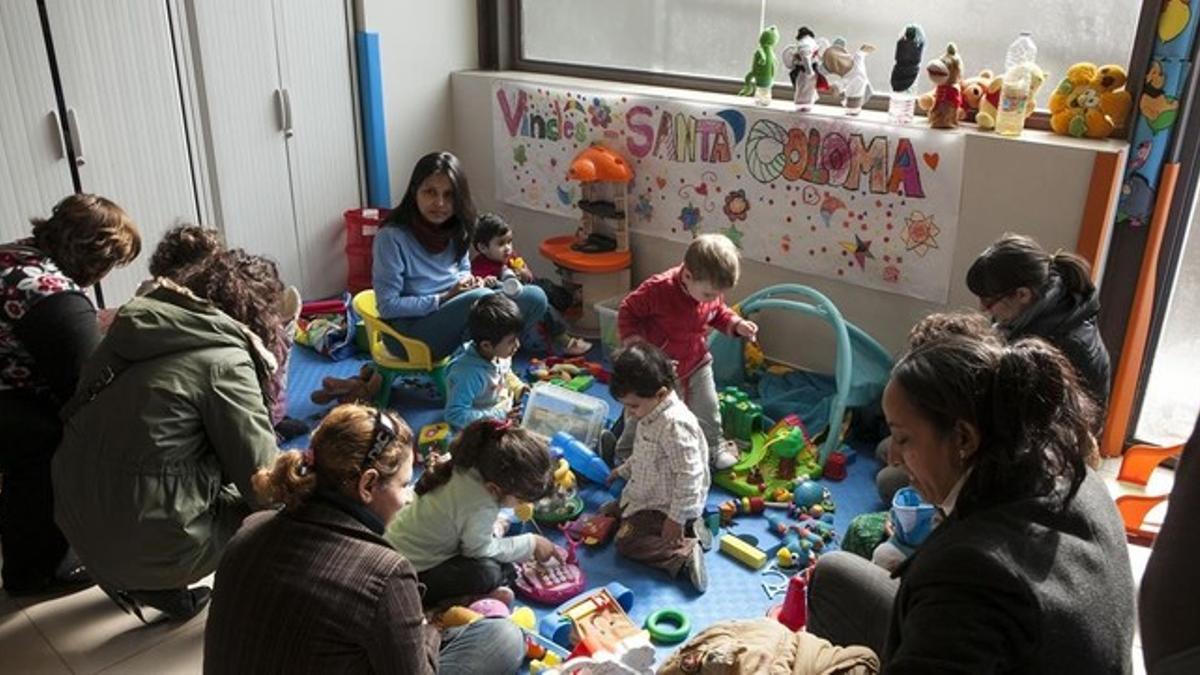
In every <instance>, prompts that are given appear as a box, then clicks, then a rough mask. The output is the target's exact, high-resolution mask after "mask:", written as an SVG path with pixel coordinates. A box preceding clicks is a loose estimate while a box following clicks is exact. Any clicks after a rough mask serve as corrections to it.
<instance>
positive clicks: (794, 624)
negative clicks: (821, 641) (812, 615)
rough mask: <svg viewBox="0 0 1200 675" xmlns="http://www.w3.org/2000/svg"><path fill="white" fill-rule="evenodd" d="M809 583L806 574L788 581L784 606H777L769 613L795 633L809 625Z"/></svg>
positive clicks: (798, 575)
mask: <svg viewBox="0 0 1200 675" xmlns="http://www.w3.org/2000/svg"><path fill="white" fill-rule="evenodd" d="M807 586H808V584H807V582H806V581H805V579H804V574H797V575H795V576H793V577H792V578H791V579H788V589H787V595H786V596H784V598H783V604H782V605H776V606H775V607H772V608H771V611H770V612H768V614H769V615H770V616H772V617H773V618H775V620H777V621H779V623H781V624H783V625H785V626H787V627H788V628H789V629H791V630H793V631H798V630H800V629H801V628H804V624H806V623H808V601H807V598H806V596H807Z"/></svg>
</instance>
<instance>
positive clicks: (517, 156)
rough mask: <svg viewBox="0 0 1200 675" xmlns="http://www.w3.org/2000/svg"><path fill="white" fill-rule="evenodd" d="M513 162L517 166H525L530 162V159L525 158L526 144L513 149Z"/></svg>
mask: <svg viewBox="0 0 1200 675" xmlns="http://www.w3.org/2000/svg"><path fill="white" fill-rule="evenodd" d="M513 161H514V162H516V163H517V166H525V162H528V161H529V158H528V157H526V156H525V145H524V144H522V145H518V146H517V147H515V148H513Z"/></svg>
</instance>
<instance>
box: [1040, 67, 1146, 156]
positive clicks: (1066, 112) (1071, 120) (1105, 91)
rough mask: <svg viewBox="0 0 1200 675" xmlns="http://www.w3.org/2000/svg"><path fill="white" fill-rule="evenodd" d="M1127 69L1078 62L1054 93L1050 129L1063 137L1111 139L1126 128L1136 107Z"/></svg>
mask: <svg viewBox="0 0 1200 675" xmlns="http://www.w3.org/2000/svg"><path fill="white" fill-rule="evenodd" d="M1125 80H1126V75H1125V69H1124V68H1122V67H1121V66H1117V65H1107V66H1101V67H1096V65H1095V64H1094V63H1077V64H1075V65H1073V66H1071V67H1070V68H1068V69H1067V75H1066V77H1064V78H1063V79H1062V81H1061V82H1059V83H1058V87H1056V88H1055V90H1054V93H1053V94H1051V95H1050V128H1051V129H1053V130H1054V133H1056V134H1059V135H1062V136H1075V137H1077V138H1080V137H1085V136H1086V137H1087V138H1108V137H1109V136H1110V135H1111V134H1112V133H1113V131H1116V130H1117V129H1119V128H1121V127H1123V126H1124V125H1125V120H1126V119H1127V118H1128V117H1129V110H1130V108H1132V107H1133V98H1132V97H1131V96H1130V94H1129V92H1128V91H1126V90H1125Z"/></svg>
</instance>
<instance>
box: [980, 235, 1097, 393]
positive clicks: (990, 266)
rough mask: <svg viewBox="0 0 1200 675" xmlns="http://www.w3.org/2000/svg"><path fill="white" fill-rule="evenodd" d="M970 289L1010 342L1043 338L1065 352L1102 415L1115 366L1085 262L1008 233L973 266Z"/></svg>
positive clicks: (1026, 238) (1072, 254) (1024, 237)
mask: <svg viewBox="0 0 1200 675" xmlns="http://www.w3.org/2000/svg"><path fill="white" fill-rule="evenodd" d="M967 287H968V288H970V289H971V292H972V293H974V294H975V295H976V296H977V297H978V298H979V306H980V308H981V309H983V311H985V312H987V313H988V314H989V315H991V317H992V319H993V320H994V321H995V322H996V324H997V327H998V328H1000V329H1001V331H1003V332H1004V333H1005V335H1006V337H1007V338H1008V339H1010V340H1015V339H1017V338H1020V337H1027V336H1036V337H1041V338H1044V339H1045V340H1047V341H1048V342H1050V344H1052V345H1054V346H1055V347H1058V348H1059V349H1060V350H1062V352H1063V354H1064V355H1066V357H1067V359H1068V360H1069V361H1070V362H1071V365H1072V366H1073V367H1074V368H1075V370H1076V372H1077V373H1078V374H1079V377H1080V379H1081V380H1082V381H1083V384H1084V386H1085V387H1086V389H1087V392H1088V394H1089V395H1090V396H1091V397H1092V399H1093V400H1094V401H1095V402H1096V403H1097V404H1099V406H1100V408H1101V410H1102V411H1103V409H1104V407H1105V406H1106V405H1107V404H1108V392H1109V386H1110V376H1111V366H1110V364H1109V358H1108V349H1107V348H1106V347H1105V346H1104V342H1103V341H1102V340H1101V339H1100V331H1099V328H1098V327H1097V325H1096V317H1097V315H1099V313H1100V299H1099V294H1098V292H1097V290H1096V287H1095V285H1094V284H1092V280H1091V268H1090V267H1089V266H1088V263H1087V261H1086V260H1084V259H1083V258H1080V257H1079V256H1077V255H1075V254H1074V253H1067V252H1064V251H1059V252H1057V253H1054V254H1053V255H1051V254H1050V253H1048V252H1046V251H1045V250H1044V249H1043V248H1042V247H1041V246H1039V245H1038V243H1037V242H1036V241H1034V240H1033V239H1031V238H1029V237H1027V236H1025V235H1020V234H1005V235H1004V236H1002V237H1000V239H998V240H996V242H995V243H993V244H992V245H991V246H989V247H987V249H985V250H984V252H983V253H981V254H979V257H978V258H976V259H975V262H974V263H972V265H971V267H970V269H968V270H967Z"/></svg>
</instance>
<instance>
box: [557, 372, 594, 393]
mask: <svg viewBox="0 0 1200 675" xmlns="http://www.w3.org/2000/svg"><path fill="white" fill-rule="evenodd" d="M595 381H596V378H594V377H592V376H591V375H576V376H575V377H572V378H571V379H570V381H568V382H567V383H566V384H564V385H563V386H564V387H566V388H567V389H570V390H571V391H578V392H584V391H587V390H588V388H589V387H591V386H592V383H593V382H595Z"/></svg>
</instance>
